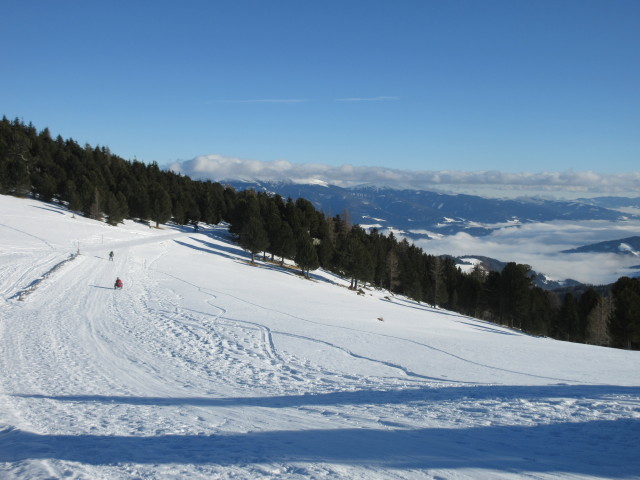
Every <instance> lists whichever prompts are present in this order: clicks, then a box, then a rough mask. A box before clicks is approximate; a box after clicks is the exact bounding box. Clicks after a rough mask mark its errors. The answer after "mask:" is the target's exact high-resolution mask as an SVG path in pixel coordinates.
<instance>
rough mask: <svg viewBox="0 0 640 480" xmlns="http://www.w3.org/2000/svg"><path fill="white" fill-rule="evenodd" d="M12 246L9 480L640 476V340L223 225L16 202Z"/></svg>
mask: <svg viewBox="0 0 640 480" xmlns="http://www.w3.org/2000/svg"><path fill="white" fill-rule="evenodd" d="M9 212H11V213H9ZM14 213H15V215H14ZM78 245H79V246H80V255H79V256H77V257H76V258H75V259H74V260H72V261H68V262H66V263H65V264H64V265H63V266H62V267H60V268H58V269H57V270H56V271H55V272H54V273H52V274H51V275H49V276H47V277H46V279H45V280H43V281H41V282H40V283H39V284H38V285H37V288H35V289H34V290H33V291H32V292H31V293H30V294H29V295H28V296H26V297H24V299H23V300H22V301H19V300H17V299H16V298H15V295H16V293H17V292H19V291H20V290H21V289H24V288H25V287H26V286H28V285H29V284H31V283H32V282H33V281H34V280H36V279H37V278H39V277H41V276H42V275H43V274H45V273H46V272H47V271H49V270H50V269H51V268H52V267H53V266H54V265H57V264H58V263H59V262H60V261H61V260H63V259H65V258H68V256H69V254H70V253H74V250H76V249H77V246H78ZM0 246H1V247H2V252H1V253H0V274H1V276H2V279H3V280H2V281H1V282H0V286H1V287H2V299H0V302H1V303H0V309H1V310H0V312H1V316H0V478H3V479H4V478H7V479H26V478H33V479H50V478H71V479H74V478H75V479H129V478H144V479H156V478H158V479H164V478H169V479H174V478H175V479H182V478H195V479H210V478H247V479H261V478H264V479H267V478H292V479H298V478H299V479H302V478H305V479H306V478H311V479H338V478H345V479H346V478H348V479H387V478H399V479H423V478H427V479H429V478H430V479H444V478H446V479H476V478H480V479H483V478H484V479H489V478H491V479H493V478H503V479H515V478H527V479H531V478H536V479H547V478H549V479H550V478H567V479H573V478H576V479H577V478H580V479H588V478H639V477H638V473H637V472H640V460H639V459H638V455H637V445H638V444H640V368H639V367H640V356H639V355H638V352H624V351H619V350H612V349H603V348H596V347H589V346H586V345H574V344H568V343H563V342H556V341H552V340H549V339H543V338H534V337H530V336H527V335H522V334H519V333H517V332H513V331H510V330H507V329H503V328H501V327H499V326H495V325H492V324H488V323H486V322H480V321H477V320H474V319H471V318H468V317H462V316H460V315H457V314H453V313H451V312H445V311H437V310H433V309H431V308H429V307H428V306H426V305H424V304H418V303H416V302H412V301H409V300H406V299H402V298H399V297H389V296H388V295H387V294H384V292H375V291H369V292H368V294H367V295H365V296H357V295H355V294H354V293H353V292H349V291H348V290H347V289H345V288H344V287H342V286H340V284H341V281H340V280H339V279H336V278H335V277H333V276H331V275H328V274H324V273H322V272H316V275H315V278H314V280H313V281H307V280H303V279H301V278H300V277H299V275H297V274H296V273H295V272H294V271H292V270H289V269H281V268H279V267H276V266H273V265H269V264H264V263H260V264H259V265H258V266H255V267H254V266H251V265H249V264H248V262H247V257H246V255H245V254H244V253H243V252H242V251H241V250H239V249H238V248H237V247H236V246H235V245H233V244H232V243H230V242H229V241H228V240H227V239H226V231H225V230H224V228H222V227H216V228H209V229H206V228H205V229H201V233H198V234H194V233H193V232H188V231H185V230H180V229H178V228H170V227H164V228H163V229H162V230H160V231H156V230H155V229H148V228H146V227H143V226H140V225H137V224H133V223H127V225H126V226H125V227H119V228H113V227H106V226H104V225H103V224H99V223H98V222H92V221H90V220H87V219H82V218H72V217H71V215H70V214H69V213H68V212H65V211H64V210H63V209H60V208H57V207H55V206H50V205H45V204H40V203H38V202H34V201H32V200H19V199H13V198H10V197H2V196H0ZM110 250H113V251H114V252H115V253H116V255H115V260H114V261H113V262H110V261H109V260H108V256H107V254H108V252H109V251H110ZM116 276H119V277H120V278H122V279H123V280H124V284H125V285H124V289H123V290H118V291H115V290H114V289H113V282H114V280H115V278H116ZM385 297H386V298H385ZM379 318H382V319H383V321H381V320H379Z"/></svg>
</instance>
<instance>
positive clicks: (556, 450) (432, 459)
mask: <svg viewBox="0 0 640 480" xmlns="http://www.w3.org/2000/svg"><path fill="white" fill-rule="evenodd" d="M639 441H640V420H639V419H621V420H612V421H591V422H584V423H556V424H551V425H534V426H522V425H515V426H488V427H471V428H422V429H415V430H399V429H393V430H391V429H364V428H355V429H354V428H344V429H339V428H337V429H336V428H332V429H326V430H276V431H259V432H249V433H225V434H220V435H183V434H181V435H159V436H152V437H149V436H138V437H136V436H106V435H105V436H100V435H56V434H49V435H40V434H36V433H31V432H26V431H22V430H18V429H9V430H4V431H0V462H23V461H26V460H37V459H57V460H62V461H69V462H80V463H84V464H89V465H113V464H122V463H134V464H136V463H137V464H151V465H162V464H196V465H197V464H216V465H221V466H235V465H241V466H246V465H247V464H252V463H260V464H264V463H277V464H282V463H294V462H297V463H322V462H326V463H335V464H344V465H352V466H353V465H362V466H366V467H367V468H369V469H376V468H394V469H450V470H457V469H480V470H483V469H487V470H499V471H503V472H511V473H514V474H521V473H522V472H534V473H552V474H559V473H564V474H583V475H589V476H602V477H605V478H629V477H631V476H634V475H636V474H637V472H638V471H640V457H639V456H638V455H637V450H636V449H637V445H638V442H639Z"/></svg>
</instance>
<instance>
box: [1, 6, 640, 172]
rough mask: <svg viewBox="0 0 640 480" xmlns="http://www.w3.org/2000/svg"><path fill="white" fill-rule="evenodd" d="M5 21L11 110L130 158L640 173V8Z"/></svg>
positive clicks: (5, 81)
mask: <svg viewBox="0 0 640 480" xmlns="http://www.w3.org/2000/svg"><path fill="white" fill-rule="evenodd" d="M0 11H1V14H0V36H1V38H2V48H1V49H0V69H1V75H0V106H1V107H0V110H1V111H0V113H2V114H4V115H6V116H7V117H8V118H11V119H12V118H15V117H19V118H22V119H23V120H24V121H25V122H32V123H33V124H34V125H35V126H36V127H37V128H39V129H42V128H44V127H45V126H47V127H49V128H50V129H51V131H52V133H54V134H61V135H62V136H63V137H64V138H68V137H72V138H74V139H75V140H76V141H78V142H79V143H81V144H84V143H90V144H91V145H96V144H100V145H106V146H108V147H110V148H111V150H112V151H113V152H114V153H116V154H117V155H120V156H122V157H124V158H126V159H134V158H136V159H138V160H142V161H157V162H158V163H159V164H161V165H165V164H169V163H171V162H174V161H176V160H190V159H193V158H195V157H198V156H204V155H211V154H218V155H223V156H228V157H234V158H240V159H249V160H255V161H258V162H274V161H277V160H286V161H288V162H291V163H292V164H296V165H298V164H307V163H318V164H323V165H329V166H340V165H344V164H348V165H353V166H357V167H362V166H372V167H386V168H392V169H400V170H409V171H414V170H419V171H424V170H428V171H441V170H453V171H494V170H495V171H500V172H534V173H535V172H549V171H554V172H565V171H594V172H601V173H608V174H621V173H625V172H637V171H638V170H639V169H638V165H639V164H640V163H639V162H638V160H639V158H640V28H638V25H640V2H639V1H637V0H553V1H547V0H535V1H534V0H531V1H525V0H503V1H493V0H492V1H482V0H451V1H440V0H439V1H428V0H424V1H376V0H369V1H346V0H345V1H316V2H312V1H304V0H296V1H277V0H275V1H242V0H239V1H198V2H196V1H188V0H187V1H182V2H163V1H154V2H142V1H126V2H125V1H110V2H91V1H65V2H50V1H30V0H19V1H16V0H5V1H4V2H3V3H2V7H1V8H0Z"/></svg>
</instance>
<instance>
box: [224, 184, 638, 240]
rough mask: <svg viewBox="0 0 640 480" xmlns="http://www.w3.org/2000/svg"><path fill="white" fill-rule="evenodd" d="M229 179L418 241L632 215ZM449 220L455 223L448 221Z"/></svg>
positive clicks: (564, 205)
mask: <svg viewBox="0 0 640 480" xmlns="http://www.w3.org/2000/svg"><path fill="white" fill-rule="evenodd" d="M226 183H227V184H229V185H231V186H233V187H235V188H238V189H245V188H253V189H255V190H257V191H266V192H270V193H278V194H280V195H281V196H283V197H285V198H286V197H292V198H294V199H295V198H298V197H302V198H306V199H307V200H309V201H311V202H312V203H313V204H314V205H315V206H316V208H318V209H319V210H321V211H323V212H325V213H327V214H329V215H336V214H342V213H343V212H344V211H345V210H348V211H349V214H350V216H351V219H352V221H353V222H354V223H360V224H367V221H366V219H367V218H372V217H375V218H378V219H380V220H379V221H380V222H383V224H384V226H385V227H387V228H389V229H393V230H396V231H402V232H404V235H405V236H407V237H409V238H412V239H414V240H415V239H420V238H426V237H425V235H424V234H420V233H417V232H418V231H420V230H422V231H429V230H430V231H433V232H436V233H437V234H440V235H453V234H455V233H458V232H465V233H467V234H469V235H472V236H482V235H487V234H489V233H491V232H492V231H494V230H495V229H496V228H500V227H501V226H502V225H503V224H505V223H510V224H517V223H531V222H546V221H553V220H565V221H571V220H611V221H615V220H620V219H621V218H625V217H626V215H624V214H622V213H621V212H618V211H614V210H609V209H606V208H602V207H598V206H594V205H587V204H584V203H580V202H574V201H572V202H560V201H551V200H543V199H532V200H531V201H523V200H499V199H488V198H484V197H477V196H473V195H465V194H456V195H449V194H444V193H437V192H429V191H423V190H406V189H405V190H399V189H395V188H386V187H382V186H378V185H375V186H374V185H361V186H358V187H354V188H343V187H337V186H335V185H323V186H322V187H319V186H318V185H311V184H299V183H293V182H242V181H235V182H234V181H227V182H226ZM447 218H448V219H453V220H455V221H453V222H451V221H446V220H445V219H447ZM427 238H428V237H427Z"/></svg>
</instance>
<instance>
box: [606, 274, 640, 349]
mask: <svg viewBox="0 0 640 480" xmlns="http://www.w3.org/2000/svg"><path fill="white" fill-rule="evenodd" d="M611 294H612V298H613V312H612V313H611V318H610V323H609V335H610V338H611V343H612V345H613V346H614V347H618V348H626V349H638V348H640V279H638V278H629V277H622V278H620V279H618V281H617V282H616V283H614V284H613V287H612V288H611Z"/></svg>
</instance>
